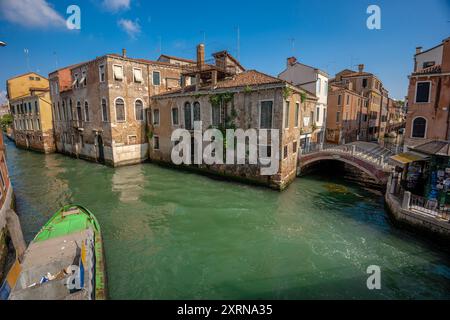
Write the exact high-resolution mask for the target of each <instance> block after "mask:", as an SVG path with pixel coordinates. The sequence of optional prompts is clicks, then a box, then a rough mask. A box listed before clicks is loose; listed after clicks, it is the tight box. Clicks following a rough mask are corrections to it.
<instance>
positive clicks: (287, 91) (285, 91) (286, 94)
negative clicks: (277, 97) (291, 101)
mask: <svg viewBox="0 0 450 320" xmlns="http://www.w3.org/2000/svg"><path fill="white" fill-rule="evenodd" d="M290 96H292V89H291V88H289V87H284V88H283V98H284V99H287V98H289V97H290Z"/></svg>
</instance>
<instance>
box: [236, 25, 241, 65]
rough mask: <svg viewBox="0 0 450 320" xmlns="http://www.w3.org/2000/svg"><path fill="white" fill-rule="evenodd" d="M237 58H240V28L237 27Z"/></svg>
mask: <svg viewBox="0 0 450 320" xmlns="http://www.w3.org/2000/svg"><path fill="white" fill-rule="evenodd" d="M237 59H238V60H240V59H241V29H240V28H239V26H238V27H237Z"/></svg>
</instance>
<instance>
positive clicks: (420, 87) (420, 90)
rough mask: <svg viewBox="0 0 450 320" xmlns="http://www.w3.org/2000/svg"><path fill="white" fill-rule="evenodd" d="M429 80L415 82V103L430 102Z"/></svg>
mask: <svg viewBox="0 0 450 320" xmlns="http://www.w3.org/2000/svg"><path fill="white" fill-rule="evenodd" d="M430 89H431V82H429V81H426V82H417V86H416V103H428V102H430Z"/></svg>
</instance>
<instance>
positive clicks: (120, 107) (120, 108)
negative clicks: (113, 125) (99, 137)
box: [116, 98, 125, 122]
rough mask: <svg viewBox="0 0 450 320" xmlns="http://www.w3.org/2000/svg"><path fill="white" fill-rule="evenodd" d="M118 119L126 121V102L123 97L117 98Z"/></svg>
mask: <svg viewBox="0 0 450 320" xmlns="http://www.w3.org/2000/svg"><path fill="white" fill-rule="evenodd" d="M116 121H118V122H124V121H125V102H124V101H123V99H122V98H117V99H116Z"/></svg>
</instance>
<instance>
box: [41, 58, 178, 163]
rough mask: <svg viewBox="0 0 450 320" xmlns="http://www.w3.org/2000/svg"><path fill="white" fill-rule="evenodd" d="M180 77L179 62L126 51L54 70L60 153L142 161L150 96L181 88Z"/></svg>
mask: <svg viewBox="0 0 450 320" xmlns="http://www.w3.org/2000/svg"><path fill="white" fill-rule="evenodd" d="M68 78H70V83H69V84H68V83H67V79H68ZM180 79H181V71H180V67H179V66H176V65H172V64H170V63H166V62H155V61H149V60H143V59H131V58H127V57H126V53H125V51H124V53H123V55H122V56H120V55H106V56H103V57H100V58H97V59H95V60H92V61H89V62H86V63H82V64H78V65H75V66H72V67H69V68H66V70H65V71H64V70H58V71H55V72H53V73H52V74H50V81H51V88H52V90H51V91H52V101H53V113H54V115H55V117H54V118H55V120H54V122H55V137H56V147H57V150H58V152H61V153H65V154H70V155H73V156H76V157H79V158H83V159H86V160H90V161H97V162H101V163H106V164H108V165H111V166H122V165H128V164H134V163H139V162H142V161H145V160H146V159H148V139H147V137H146V130H147V126H146V114H147V112H146V110H147V109H148V106H149V98H150V96H152V95H156V94H159V93H163V92H167V91H170V90H174V89H177V88H179V87H180ZM65 109H66V110H67V111H64V110H65Z"/></svg>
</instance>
